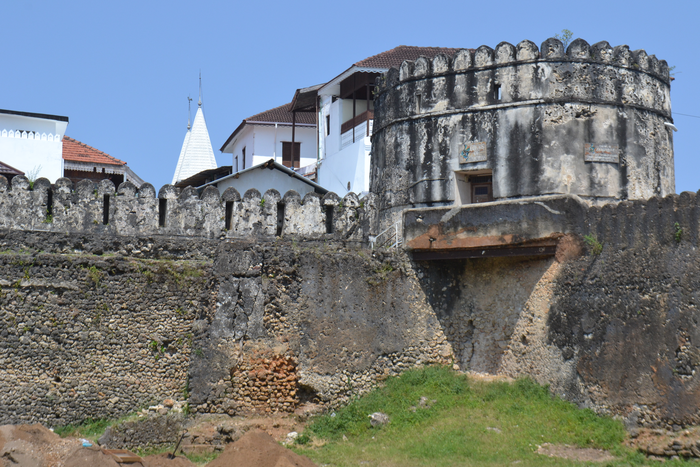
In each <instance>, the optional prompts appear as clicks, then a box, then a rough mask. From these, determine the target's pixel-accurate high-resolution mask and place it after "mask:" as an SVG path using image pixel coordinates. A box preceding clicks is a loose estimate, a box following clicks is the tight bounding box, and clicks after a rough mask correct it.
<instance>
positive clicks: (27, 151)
mask: <svg viewBox="0 0 700 467" xmlns="http://www.w3.org/2000/svg"><path fill="white" fill-rule="evenodd" d="M67 126H68V122H61V121H57V120H49V119H43V118H36V117H26V116H21V115H7V114H0V161H2V162H4V163H6V164H8V165H10V166H12V167H14V168H15V169H18V170H21V171H22V172H24V173H25V174H27V175H28V174H30V173H32V172H33V171H35V170H37V169H39V168H40V170H38V173H37V175H36V176H37V178H40V177H45V178H47V179H49V181H51V182H52V183H53V182H55V181H56V180H57V179H59V178H61V177H62V176H63V143H62V141H61V140H62V139H63V135H64V134H65V131H66V127H67ZM10 130H12V131H13V132H15V131H16V130H24V131H28V132H35V134H38V135H39V138H43V135H46V136H47V139H46V140H44V139H34V138H29V137H24V138H17V137H14V138H13V137H9V132H10ZM48 134H51V135H53V138H54V141H48ZM3 135H6V136H3ZM32 136H34V135H32Z"/></svg>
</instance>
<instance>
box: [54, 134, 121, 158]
mask: <svg viewBox="0 0 700 467" xmlns="http://www.w3.org/2000/svg"><path fill="white" fill-rule="evenodd" d="M63 159H64V160H67V161H74V162H87V163H93V164H111V165H126V162H124V161H120V160H119V159H117V158H116V157H112V156H110V155H109V154H107V153H104V152H102V151H100V150H99V149H95V148H93V147H92V146H88V145H87V144H84V143H81V142H80V141H77V140H75V139H73V138H69V137H68V136H64V137H63Z"/></svg>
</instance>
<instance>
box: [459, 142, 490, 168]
mask: <svg viewBox="0 0 700 467" xmlns="http://www.w3.org/2000/svg"><path fill="white" fill-rule="evenodd" d="M486 160H487V150H486V142H485V141H467V142H465V143H464V145H463V146H462V150H461V151H460V153H459V162H460V163H461V164H468V163H470V162H485V161H486Z"/></svg>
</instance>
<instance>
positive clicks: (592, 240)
mask: <svg viewBox="0 0 700 467" xmlns="http://www.w3.org/2000/svg"><path fill="white" fill-rule="evenodd" d="M583 241H584V242H586V245H587V246H588V248H589V249H590V251H591V254H593V255H595V256H598V255H599V254H601V253H602V252H603V244H602V243H600V242H599V241H598V239H597V238H596V236H595V235H593V234H589V235H584V236H583Z"/></svg>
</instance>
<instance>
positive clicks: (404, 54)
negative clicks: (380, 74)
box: [355, 45, 461, 68]
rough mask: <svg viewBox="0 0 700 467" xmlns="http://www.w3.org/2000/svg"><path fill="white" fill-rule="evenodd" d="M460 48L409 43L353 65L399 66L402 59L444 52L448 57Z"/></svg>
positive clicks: (413, 58)
mask: <svg viewBox="0 0 700 467" xmlns="http://www.w3.org/2000/svg"><path fill="white" fill-rule="evenodd" d="M459 50H461V49H454V48H448V47H414V46H410V45H400V46H398V47H394V48H393V49H391V50H387V51H386V52H382V53H379V54H377V55H372V56H371V57H368V58H365V59H364V60H360V61H359V62H357V63H355V66H359V67H364V68H391V67H398V66H400V65H401V64H402V63H403V62H404V60H416V59H417V58H419V57H420V56H421V55H422V56H424V57H428V58H433V57H435V56H437V55H439V54H445V55H447V56H448V57H451V56H453V55H454V54H456V53H457V51H459Z"/></svg>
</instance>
